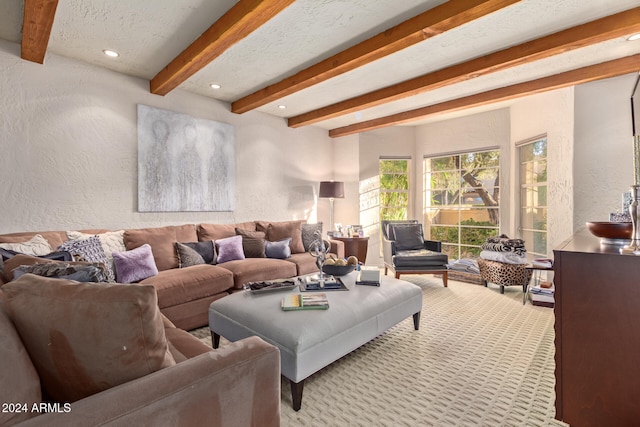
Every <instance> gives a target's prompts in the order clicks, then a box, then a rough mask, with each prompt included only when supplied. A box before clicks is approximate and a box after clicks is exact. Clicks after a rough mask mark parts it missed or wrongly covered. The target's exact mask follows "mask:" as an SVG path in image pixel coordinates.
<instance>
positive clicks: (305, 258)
mask: <svg viewBox="0 0 640 427" xmlns="http://www.w3.org/2000/svg"><path fill="white" fill-rule="evenodd" d="M287 261H289V262H292V263H293V264H295V266H296V272H297V275H298V276H301V275H303V274H310V273H317V272H318V265H317V264H316V258H315V257H313V256H311V254H310V253H309V252H305V253H301V254H292V255H291V256H290V257H289V258H287Z"/></svg>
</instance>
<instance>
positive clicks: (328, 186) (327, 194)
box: [318, 181, 344, 199]
mask: <svg viewBox="0 0 640 427" xmlns="http://www.w3.org/2000/svg"><path fill="white" fill-rule="evenodd" d="M318 197H322V198H334V199H342V198H344V182H341V181H320V194H319V195H318Z"/></svg>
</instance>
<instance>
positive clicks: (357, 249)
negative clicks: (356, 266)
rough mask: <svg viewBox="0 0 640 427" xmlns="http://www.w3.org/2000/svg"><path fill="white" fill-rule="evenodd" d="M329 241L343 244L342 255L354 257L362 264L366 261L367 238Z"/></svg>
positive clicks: (335, 238)
mask: <svg viewBox="0 0 640 427" xmlns="http://www.w3.org/2000/svg"><path fill="white" fill-rule="evenodd" d="M331 239H333V240H339V241H341V242H343V243H344V255H345V256H346V257H349V256H351V255H354V256H356V257H357V258H358V261H360V262H362V263H364V262H365V261H366V260H367V248H368V247H369V237H332V238H331Z"/></svg>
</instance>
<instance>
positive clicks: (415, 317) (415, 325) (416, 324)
mask: <svg viewBox="0 0 640 427" xmlns="http://www.w3.org/2000/svg"><path fill="white" fill-rule="evenodd" d="M420 313H421V312H420V311H419V312H417V313H416V314H414V315H413V329H415V330H416V331H417V330H418V329H420Z"/></svg>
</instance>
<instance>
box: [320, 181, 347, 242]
mask: <svg viewBox="0 0 640 427" xmlns="http://www.w3.org/2000/svg"><path fill="white" fill-rule="evenodd" d="M318 197H321V198H323V199H326V198H328V199H329V227H330V230H329V231H333V200H334V199H343V198H344V182H341V181H321V182H320V194H319V195H318Z"/></svg>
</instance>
